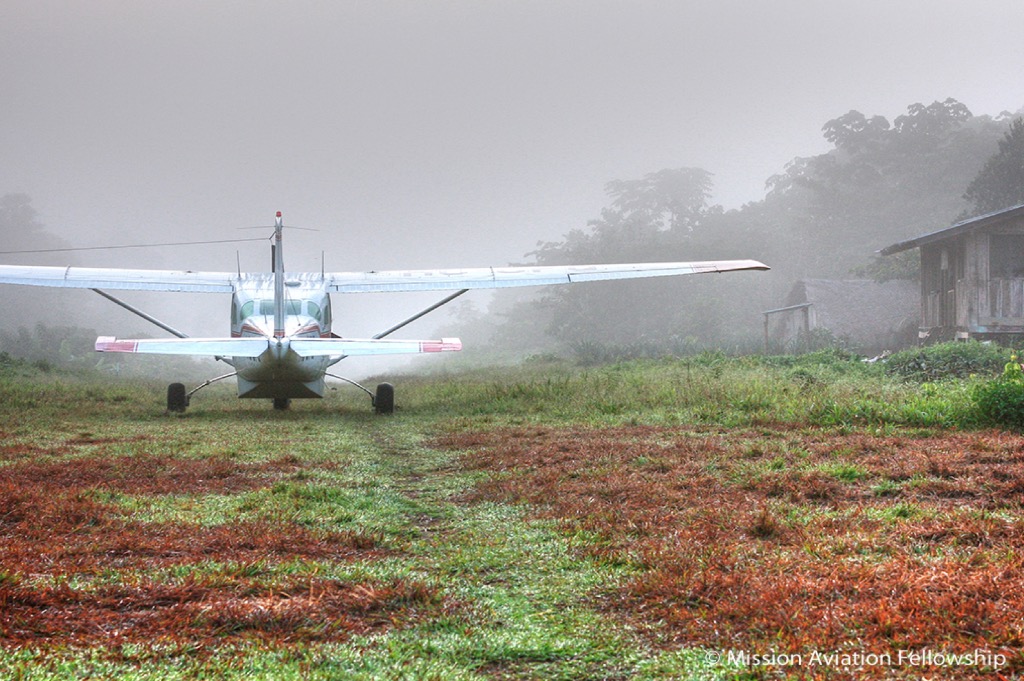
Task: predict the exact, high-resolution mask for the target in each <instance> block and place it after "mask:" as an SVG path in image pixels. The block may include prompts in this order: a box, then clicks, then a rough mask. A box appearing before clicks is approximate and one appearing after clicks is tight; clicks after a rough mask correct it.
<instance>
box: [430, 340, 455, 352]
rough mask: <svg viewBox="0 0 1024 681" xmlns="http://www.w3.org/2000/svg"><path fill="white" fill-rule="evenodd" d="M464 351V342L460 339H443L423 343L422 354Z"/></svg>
mask: <svg viewBox="0 0 1024 681" xmlns="http://www.w3.org/2000/svg"><path fill="white" fill-rule="evenodd" d="M460 350H462V341H461V340H459V339H458V338H442V339H441V340H439V341H423V342H421V343H420V352H458V351H460Z"/></svg>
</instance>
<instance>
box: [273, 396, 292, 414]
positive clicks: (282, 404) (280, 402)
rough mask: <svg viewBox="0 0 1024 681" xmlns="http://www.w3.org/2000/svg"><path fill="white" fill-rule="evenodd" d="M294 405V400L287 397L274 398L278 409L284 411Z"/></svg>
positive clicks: (275, 407)
mask: <svg viewBox="0 0 1024 681" xmlns="http://www.w3.org/2000/svg"><path fill="white" fill-rule="evenodd" d="M291 405H292V401H291V400H290V399H288V398H287V397H275V398H274V409H277V410H278V411H284V410H285V409H287V408H288V407H290V406H291Z"/></svg>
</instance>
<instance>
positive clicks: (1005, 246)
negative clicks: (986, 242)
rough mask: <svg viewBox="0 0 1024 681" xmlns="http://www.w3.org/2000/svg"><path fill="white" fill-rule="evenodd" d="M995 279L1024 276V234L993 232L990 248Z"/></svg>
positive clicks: (990, 259)
mask: <svg viewBox="0 0 1024 681" xmlns="http://www.w3.org/2000/svg"><path fill="white" fill-rule="evenodd" d="M989 271H990V273H991V274H990V276H991V277H992V278H993V279H1020V278H1024V234H993V235H992V242H991V244H990V248H989Z"/></svg>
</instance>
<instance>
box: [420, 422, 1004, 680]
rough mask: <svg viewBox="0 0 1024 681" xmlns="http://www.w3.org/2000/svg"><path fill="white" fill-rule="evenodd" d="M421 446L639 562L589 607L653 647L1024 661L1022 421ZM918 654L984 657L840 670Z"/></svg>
mask: <svg viewBox="0 0 1024 681" xmlns="http://www.w3.org/2000/svg"><path fill="white" fill-rule="evenodd" d="M435 444H436V445H437V446H442V447H448V448H453V449H458V450H466V451H468V452H469V453H467V454H466V455H465V456H464V462H465V464H466V465H467V466H469V467H472V468H476V469H481V470H487V471H489V472H491V475H490V476H489V478H488V480H487V481H486V482H484V483H482V484H480V485H479V486H478V487H477V488H476V490H475V491H474V492H473V494H472V495H471V497H470V498H469V499H468V500H469V501H473V500H484V499H486V500H494V501H503V502H513V503H519V502H522V503H527V504H530V505H531V507H532V508H533V509H534V513H535V514H536V515H537V516H540V517H544V518H554V519H557V520H559V521H560V522H561V523H562V525H563V526H564V528H565V531H566V532H567V533H570V534H572V535H574V536H575V537H576V538H577V543H578V546H580V548H581V550H583V551H585V552H587V553H589V554H590V555H592V556H594V557H595V558H597V559H600V560H607V561H613V562H619V563H628V564H631V565H634V566H636V567H637V568H639V569H638V571H637V573H636V576H635V577H633V578H632V579H630V580H629V581H627V582H626V583H625V584H623V585H622V587H621V588H620V589H618V590H616V591H614V592H611V593H605V594H602V595H601V596H600V599H599V600H600V602H599V604H598V607H600V608H602V609H604V610H606V611H608V612H610V613H615V614H616V615H618V616H621V617H624V618H627V619H628V620H629V621H631V623H633V624H635V625H638V626H639V627H640V628H641V629H642V630H645V631H646V632H647V633H648V634H649V636H650V637H651V639H652V641H654V642H656V643H657V644H659V645H663V646H666V647H683V646H696V647H702V648H706V649H711V650H742V651H748V652H754V653H768V652H769V651H770V652H775V653H805V654H810V653H811V652H813V651H818V652H840V653H841V652H851V653H856V652H859V653H862V654H871V653H874V654H891V655H893V656H896V655H897V654H898V653H897V651H899V650H920V649H929V650H933V651H935V650H938V651H944V652H948V653H970V652H972V651H979V650H981V651H991V652H992V653H998V654H1000V655H1005V656H1006V659H1007V666H1004V667H1002V668H1001V669H1000V670H999V671H1001V672H1002V673H1004V674H1005V673H1013V672H1017V673H1019V672H1020V671H1021V670H1022V669H1024V655H1022V652H1021V651H1022V649H1024V619H1022V617H1021V612H1024V588H1021V584H1022V579H1024V550H1022V549H1024V522H1022V514H1021V511H1022V502H1024V438H1022V437H1019V436H1011V435H1007V434H1003V433H997V432H982V433H970V434H961V433H940V434H931V435H928V434H925V435H923V436H915V435H912V434H904V435H898V434H897V435H888V436H871V435H865V434H836V433H831V432H825V431H818V430H807V429H795V428H789V427H786V426H777V427H767V428H757V429H747V430H725V429H715V428H708V429H692V428H683V429H678V428H677V429H665V428H655V427H622V428H609V429H582V428H576V429H572V428H570V429H555V428H546V427H528V428H514V429H504V430H499V431H494V432H467V433H459V434H453V435H449V436H445V437H443V438H440V439H439V440H438V441H437V442H436V443H435ZM762 671H764V670H762ZM794 671H797V670H795V669H792V668H790V669H788V670H787V673H793V672H794ZM804 671H807V670H804ZM831 671H832V672H834V671H835V670H834V669H833V670H831ZM929 671H932V672H936V671H937V672H941V673H942V675H943V678H974V677H977V678H993V676H991V674H992V672H993V671H995V670H993V669H991V668H986V667H985V666H984V664H976V665H962V666H959V667H957V668H955V669H952V668H950V667H944V668H939V667H934V668H929V667H928V666H927V665H924V666H907V667H904V668H902V670H900V669H894V668H893V667H886V666H876V667H868V668H866V669H861V670H859V671H857V672H856V673H855V674H853V675H854V676H856V677H857V678H860V677H864V676H872V675H876V676H888V675H890V674H893V673H897V674H899V673H905V674H908V675H910V676H913V677H915V678H916V677H918V676H919V675H920V674H927V673H929ZM819 672H820V673H822V674H826V675H828V674H829V673H831V672H830V671H829V670H824V671H821V670H819ZM816 673H818V672H813V670H812V671H811V672H808V674H809V676H815V675H816Z"/></svg>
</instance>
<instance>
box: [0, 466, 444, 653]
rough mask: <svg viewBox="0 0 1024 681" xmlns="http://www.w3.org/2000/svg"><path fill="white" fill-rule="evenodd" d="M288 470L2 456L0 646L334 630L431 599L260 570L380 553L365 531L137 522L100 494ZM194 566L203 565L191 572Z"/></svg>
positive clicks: (215, 488) (311, 635)
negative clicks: (168, 573) (8, 459)
mask: <svg viewBox="0 0 1024 681" xmlns="http://www.w3.org/2000/svg"><path fill="white" fill-rule="evenodd" d="M300 469H301V464H300V462H299V461H298V460H296V459H294V458H290V457H286V458H283V459H279V460H275V461H271V462H268V463H261V464H241V463H238V462H234V461H230V460H228V459H219V458H212V459H175V458H172V457H165V456H150V455H139V456H122V457H104V456H96V457H93V458H80V459H70V460H61V461H53V460H22V461H18V462H16V463H11V464H8V465H7V466H5V467H4V468H3V469H2V472H3V479H2V481H0V646H3V647H8V648H11V647H22V646H33V647H37V648H41V649H43V650H44V651H45V650H60V649H62V648H63V647H66V646H67V645H75V646H78V645H81V646H96V645H99V646H108V647H109V646H113V647H116V646H119V645H120V644H123V643H142V644H151V643H157V642H160V643H169V644H173V645H177V646H193V645H199V646H203V645H205V644H208V643H214V642H216V641H223V640H234V639H245V640H250V639H251V640H257V641H264V642H274V643H277V644H290V643H301V642H310V641H337V640H343V639H344V638H346V637H348V636H351V635H352V634H354V633H361V632H366V631H369V630H371V629H379V628H381V627H385V626H391V625H392V624H395V623H400V622H403V621H405V620H408V619H409V618H411V617H413V616H414V615H415V613H416V612H418V611H419V610H422V609H428V610H431V609H433V610H436V609H437V607H438V605H439V598H438V596H437V595H436V593H435V592H434V591H433V590H432V589H429V588H427V587H425V586H423V585H421V584H418V583H413V582H404V581H395V582H391V583H377V582H374V581H365V582H360V583H352V584H349V583H342V582H336V581H332V580H326V579H320V578H315V577H310V576H308V575H307V576H292V577H280V576H278V577H274V576H273V574H272V571H271V568H272V567H273V566H274V565H275V564H280V563H294V562H303V561H318V560H329V561H350V560H356V559H359V560H372V559H374V558H376V557H378V556H380V555H383V554H384V553H385V551H384V550H383V549H381V548H379V547H378V545H377V540H376V538H375V537H373V536H368V535H365V534H360V533H356V532H326V531H315V530H312V529H308V528H305V527H302V526H298V525H296V524H295V523H291V522H287V521H286V520H282V519H275V518H265V519H260V520H248V521H244V522H235V523H229V524H224V525H215V526H211V527H204V526H200V525H196V524H189V523H169V522H164V523H146V522H139V521H137V520H132V519H131V518H130V517H129V516H128V513H127V512H126V511H125V510H124V509H123V508H122V507H120V506H118V505H117V504H116V503H113V502H112V501H109V500H110V499H112V498H114V497H112V496H111V494H110V493H120V494H125V495H136V496H139V495H161V494H209V493H218V494H226V493H236V492H241V491H246V490H254V489H259V488H261V487H265V486H267V485H269V484H272V483H273V481H275V480H277V479H280V477H281V476H282V475H287V474H292V473H295V472H297V471H299V470H300ZM214 564H217V565H221V567H220V568H214V569H212V570H211V568H210V567H207V568H202V569H200V570H199V572H195V571H192V572H189V571H188V570H184V571H179V574H188V575H191V576H188V577H185V578H183V579H171V578H170V577H164V578H163V579H164V580H167V581H160V579H158V578H155V577H153V576H152V575H154V574H155V573H156V571H158V570H160V569H167V568H172V567H182V566H183V567H186V568H187V567H189V566H196V567H198V566H202V565H206V566H213V565H214ZM204 571H205V572H207V573H210V572H212V576H206V577H196V576H195V575H196V574H203V572H204ZM146 575H150V576H146ZM253 575H255V576H253ZM70 584H74V586H70ZM108 650H113V649H112V648H108ZM112 654H113V653H112Z"/></svg>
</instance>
